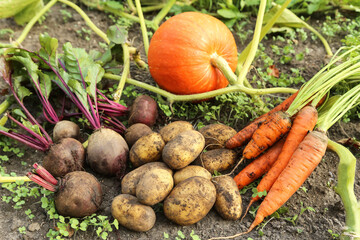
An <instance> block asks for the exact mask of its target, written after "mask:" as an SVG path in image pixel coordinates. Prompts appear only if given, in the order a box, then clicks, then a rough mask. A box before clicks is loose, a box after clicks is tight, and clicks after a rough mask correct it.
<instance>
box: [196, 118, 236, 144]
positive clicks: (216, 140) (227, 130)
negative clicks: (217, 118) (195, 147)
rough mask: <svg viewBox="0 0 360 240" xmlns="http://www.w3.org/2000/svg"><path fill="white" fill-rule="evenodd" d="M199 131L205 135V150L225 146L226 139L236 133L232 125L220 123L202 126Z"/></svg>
mask: <svg viewBox="0 0 360 240" xmlns="http://www.w3.org/2000/svg"><path fill="white" fill-rule="evenodd" d="M199 132H200V133H201V134H202V135H203V136H204V137H205V147H206V149H207V150H211V149H217V148H225V144H226V142H227V140H229V139H230V138H231V137H233V136H234V135H235V134H236V133H237V132H236V130H235V129H233V128H232V127H229V126H226V125H224V124H220V123H214V124H210V125H207V126H205V127H202V128H200V130H199Z"/></svg>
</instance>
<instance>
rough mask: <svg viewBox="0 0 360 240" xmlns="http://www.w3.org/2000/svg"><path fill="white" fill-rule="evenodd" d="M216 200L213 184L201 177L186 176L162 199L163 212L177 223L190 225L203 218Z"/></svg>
mask: <svg viewBox="0 0 360 240" xmlns="http://www.w3.org/2000/svg"><path fill="white" fill-rule="evenodd" d="M215 200H216V189H215V186H214V184H213V183H212V182H211V181H210V180H208V179H206V178H203V177H199V176H195V177H191V178H188V179H186V180H184V181H182V182H180V183H179V184H178V185H176V186H175V187H174V189H173V190H172V191H171V193H170V194H169V196H168V197H167V198H166V199H165V201H164V214H165V216H166V217H167V218H168V219H170V220H171V221H173V222H175V223H177V224H179V225H184V226H185V225H191V224H194V223H196V222H198V221H200V220H201V219H203V218H204V217H205V216H206V215H207V214H208V212H209V211H210V210H211V208H212V207H213V205H214V203H215Z"/></svg>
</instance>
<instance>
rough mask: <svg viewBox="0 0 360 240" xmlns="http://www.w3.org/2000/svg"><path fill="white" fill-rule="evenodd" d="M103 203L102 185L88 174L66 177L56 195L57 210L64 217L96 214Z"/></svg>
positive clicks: (76, 173)
mask: <svg viewBox="0 0 360 240" xmlns="http://www.w3.org/2000/svg"><path fill="white" fill-rule="evenodd" d="M101 202H102V190H101V185H100V183H99V182H98V181H97V179H96V178H95V177H94V176H93V175H91V174H90V173H88V172H83V171H76V172H71V173H68V174H66V175H65V177H64V178H62V179H61V181H60V184H59V185H58V190H57V192H56V195H55V206H56V210H57V211H58V212H59V213H60V214H61V215H63V216H70V217H85V216H89V215H91V214H93V213H95V212H96V211H97V210H98V209H99V207H100V205H101Z"/></svg>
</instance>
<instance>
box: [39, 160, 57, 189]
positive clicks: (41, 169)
mask: <svg viewBox="0 0 360 240" xmlns="http://www.w3.org/2000/svg"><path fill="white" fill-rule="evenodd" d="M33 167H34V168H35V171H36V173H37V174H39V175H40V176H41V177H42V178H43V179H44V180H45V181H47V182H49V183H51V184H52V185H55V186H56V185H57V184H58V181H57V180H56V179H55V178H54V177H53V175H51V173H49V172H48V171H47V170H46V169H45V168H44V167H43V166H40V165H39V164H37V163H34V165H33Z"/></svg>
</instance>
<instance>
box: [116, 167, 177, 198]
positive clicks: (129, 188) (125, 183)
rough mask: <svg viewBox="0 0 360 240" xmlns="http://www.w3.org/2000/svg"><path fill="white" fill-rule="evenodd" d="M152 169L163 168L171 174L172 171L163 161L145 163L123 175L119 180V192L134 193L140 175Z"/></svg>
mask: <svg viewBox="0 0 360 240" xmlns="http://www.w3.org/2000/svg"><path fill="white" fill-rule="evenodd" d="M152 169H165V170H166V171H168V172H169V174H171V175H172V174H173V171H172V170H171V169H170V168H169V167H168V166H167V165H166V164H165V163H163V162H151V163H146V164H144V165H142V166H140V167H138V168H136V169H134V170H132V171H131V172H129V173H128V174H126V175H125V176H124V178H123V179H122V180H121V193H124V194H131V195H134V196H135V195H136V186H137V185H138V183H139V181H140V178H141V176H143V175H144V174H145V173H146V172H148V171H151V170H152Z"/></svg>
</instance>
